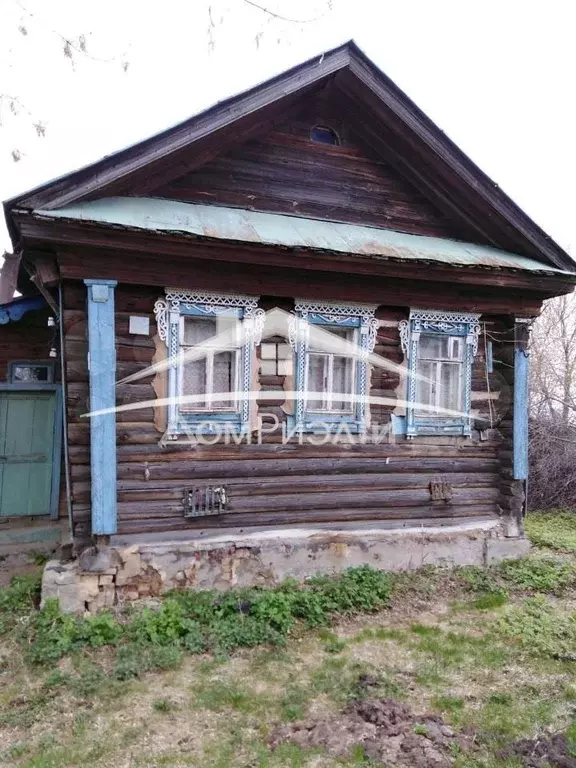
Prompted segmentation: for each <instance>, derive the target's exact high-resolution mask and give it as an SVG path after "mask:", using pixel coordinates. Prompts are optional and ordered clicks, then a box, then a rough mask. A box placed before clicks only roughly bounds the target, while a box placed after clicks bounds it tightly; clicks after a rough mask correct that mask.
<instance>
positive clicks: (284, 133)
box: [153, 106, 465, 239]
mask: <svg viewBox="0 0 576 768" xmlns="http://www.w3.org/2000/svg"><path fill="white" fill-rule="evenodd" d="M338 109H340V110H341V111H342V112H343V111H344V108H343V107H337V110H338ZM325 110H326V107H325V106H324V107H321V108H320V109H319V110H318V112H319V113H322V112H323V111H325ZM314 120H317V121H318V122H321V123H323V124H330V123H331V122H333V118H330V117H328V118H327V119H325V118H323V117H322V116H321V114H320V116H318V117H316V118H312V117H310V119H309V127H308V131H309V130H310V128H311V127H312V126H313V125H314V122H313V121H314ZM341 122H342V121H341V120H340V123H341ZM339 127H340V133H341V135H342V136H343V139H342V144H341V145H340V146H329V145H324V144H316V143H314V142H313V141H311V140H310V138H309V136H302V135H294V132H293V130H292V125H291V124H290V123H285V124H284V125H283V126H281V127H280V128H279V129H277V130H274V131H271V132H270V133H269V134H268V135H267V136H265V137H261V138H259V139H257V140H252V141H249V142H247V143H245V144H243V145H241V146H239V147H237V148H235V149H233V150H232V151H230V152H227V153H222V154H221V155H219V156H218V157H216V158H215V159H214V160H213V161H212V162H211V163H208V164H206V165H204V166H202V168H200V169H198V170H195V171H191V172H187V173H185V174H183V175H182V176H180V177H178V178H175V179H173V180H172V181H171V182H170V183H168V184H166V185H165V186H163V187H160V188H158V189H155V190H154V193H153V194H154V196H156V197H163V198H168V199H172V200H181V201H184V202H203V203H211V204H217V205H229V206H236V207H240V208H249V209H251V210H261V211H268V212H273V213H286V214H291V215H298V216H309V217H311V218H320V219H327V220H330V221H342V222H348V223H357V224H371V225H373V226H379V227H385V228H389V229H396V230H398V231H401V232H410V233H415V234H424V235H437V236H438V235H439V236H445V237H451V238H453V239H458V238H459V239H464V232H465V230H463V229H462V228H461V227H459V226H458V225H456V224H453V223H452V222H451V221H450V220H449V219H448V218H447V217H446V216H445V215H444V214H443V213H442V212H441V211H439V210H438V209H437V208H436V207H435V206H434V205H433V204H432V203H430V202H429V200H427V199H426V198H425V197H424V196H423V195H422V194H421V193H420V192H419V191H418V189H417V188H416V187H414V186H413V185H412V184H411V183H410V182H407V181H406V180H405V179H404V178H402V176H401V175H400V174H399V173H398V172H397V171H396V170H395V169H394V168H393V167H392V166H391V165H390V164H389V163H386V162H385V161H384V160H383V159H382V158H378V157H376V156H375V155H373V154H372V153H371V152H370V151H369V150H367V149H366V148H365V146H363V145H362V143H361V142H360V141H359V139H358V138H357V137H356V136H354V134H353V132H352V130H347V131H343V130H342V126H341V125H340V126H339ZM347 136H350V138H345V137H347Z"/></svg>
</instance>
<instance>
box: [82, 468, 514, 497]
mask: <svg viewBox="0 0 576 768" xmlns="http://www.w3.org/2000/svg"><path fill="white" fill-rule="evenodd" d="M435 477H437V475H433V474H426V473H422V474H394V475H387V474H382V475H381V474H351V475H345V474H342V475H314V476H304V477H299V478H297V479H292V480H284V479H283V478H279V479H277V480H263V479H262V478H261V477H235V478H230V479H229V480H227V482H226V489H227V491H228V494H229V495H230V497H234V498H237V497H239V496H245V495H252V494H274V495H276V494H282V495H289V494H294V493H304V492H305V493H318V492H324V491H327V490H331V491H336V492H337V491H340V490H345V489H351V490H356V491H357V492H358V493H363V492H364V490H366V489H381V490H391V489H394V488H399V489H408V488H420V489H421V488H428V485H429V483H430V481H431V480H433V479H434V478H435ZM442 477H443V478H444V479H445V480H446V481H447V482H449V483H450V484H451V485H452V486H453V487H454V488H479V487H500V485H499V484H500V477H499V475H497V474H496V473H472V474H466V473H461V474H458V473H452V474H443V475H442ZM221 482H222V478H218V477H212V478H205V479H203V480H202V483H201V485H202V486H209V485H218V484H220V483H221ZM185 486H186V483H185V482H183V481H182V480H165V481H163V482H150V481H147V480H145V479H144V478H142V479H141V480H122V481H119V482H118V500H119V501H140V500H145V501H151V500H158V501H159V500H170V499H181V498H182V492H183V489H184V487H185ZM72 493H73V497H74V500H75V501H77V502H86V501H89V500H90V483H89V482H88V481H86V480H79V481H76V482H74V483H73V484H72Z"/></svg>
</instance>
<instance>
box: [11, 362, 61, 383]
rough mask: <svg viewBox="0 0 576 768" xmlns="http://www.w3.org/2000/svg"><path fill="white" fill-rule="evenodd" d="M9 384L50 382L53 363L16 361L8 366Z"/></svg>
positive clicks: (52, 376)
mask: <svg viewBox="0 0 576 768" xmlns="http://www.w3.org/2000/svg"><path fill="white" fill-rule="evenodd" d="M8 381H9V382H10V383H11V384H51V383H52V382H53V381H54V364H53V363H43V362H42V363H39V362H35V361H34V362H28V361H22V362H21V361H18V362H12V363H10V364H9V366H8Z"/></svg>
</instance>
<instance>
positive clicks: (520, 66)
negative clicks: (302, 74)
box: [0, 0, 576, 255]
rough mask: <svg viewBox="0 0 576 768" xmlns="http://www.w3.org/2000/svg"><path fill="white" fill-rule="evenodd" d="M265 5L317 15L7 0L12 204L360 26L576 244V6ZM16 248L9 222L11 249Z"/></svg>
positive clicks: (432, 105)
mask: <svg viewBox="0 0 576 768" xmlns="http://www.w3.org/2000/svg"><path fill="white" fill-rule="evenodd" d="M258 2H260V3H261V4H262V5H266V7H267V8H269V9H271V10H273V11H276V12H277V13H279V14H281V15H284V16H286V17H290V18H291V19H295V20H298V21H302V22H304V23H296V22H292V21H290V22H284V21H279V20H277V19H274V18H272V17H271V16H269V15H268V14H266V13H263V12H262V11H261V10H258V9H257V8H254V7H252V6H251V5H249V4H247V2H246V0H214V1H213V2H211V3H210V2H208V0H187V1H185V0H163V1H162V2H160V3H148V2H145V3H143V2H141V1H139V2H136V0H98V2H87V1H86V0H85V1H84V2H78V0H50V2H46V0H0V94H8V95H9V96H10V97H15V98H17V99H18V102H16V103H15V105H14V106H15V108H16V111H17V114H16V115H14V114H13V113H12V111H11V109H10V100H9V99H7V98H3V99H2V100H1V103H0V107H1V110H2V111H1V115H0V119H1V122H2V125H1V126H0V199H3V200H4V199H6V198H8V197H10V196H12V195H15V194H17V193H20V192H23V191H25V190H26V189H28V188H30V187H32V186H35V185H37V184H40V183H42V182H44V181H46V180H49V179H51V178H53V177H55V176H58V175H61V174H63V173H66V172H67V171H70V170H73V169H74V168H76V167H78V166H80V165H84V164H86V163H90V162H92V161H94V160H97V159H98V158H100V157H102V156H103V155H105V154H109V153H111V152H114V151H115V150H117V149H120V148H122V147H124V146H126V145H128V144H131V143H133V142H135V141H138V140H139V139H143V138H145V137H147V136H148V135H150V134H152V133H155V132H157V131H159V130H161V129H163V128H165V127H167V126H169V125H171V124H173V123H176V122H178V121H180V120H183V119H185V118H186V117H188V116H190V115H191V114H194V113H195V112H197V111H199V110H201V109H203V108H205V107H207V106H209V105H210V104H212V103H214V102H216V101H219V100H221V99H223V98H225V97H227V96H230V95H232V94H234V93H236V92H238V91H240V90H244V89H246V88H248V87H250V86H251V85H254V84H255V83H257V82H260V81H262V80H265V79H267V78H268V77H270V76H272V75H274V74H276V73H278V72H280V71H282V70H283V69H286V68H287V67H289V66H292V65H294V64H297V63H299V62H300V61H302V60H305V59H307V58H309V57H310V56H313V55H315V54H317V53H320V52H321V51H322V50H325V49H327V48H330V47H333V46H335V45H338V44H340V43H342V42H344V41H345V40H348V39H350V38H351V37H353V38H354V39H355V40H356V42H357V43H358V44H359V45H360V46H361V47H362V48H363V49H364V50H365V52H366V53H367V54H368V55H369V56H370V57H371V58H372V59H373V60H374V61H375V62H376V64H377V65H378V66H379V67H380V68H381V69H383V70H384V71H385V72H386V73H387V74H388V75H389V76H390V77H391V78H392V79H393V80H395V82H396V83H397V84H398V85H399V86H400V87H401V88H402V89H403V90H405V91H406V92H407V93H408V95H409V96H410V97H411V98H412V99H413V100H414V101H416V103H417V104H418V105H419V106H420V107H421V108H422V109H423V110H424V111H425V112H426V113H427V114H428V115H429V116H430V117H431V118H432V119H433V120H434V121H435V122H436V123H437V124H438V125H439V126H440V127H441V128H442V130H444V131H445V132H446V133H447V134H448V135H449V136H450V137H451V138H452V139H453V140H454V141H456V143H457V144H459V145H460V147H461V148H462V149H463V150H464V151H465V152H466V153H467V154H468V155H469V156H470V157H471V158H472V159H473V160H474V161H475V162H476V163H477V164H478V165H479V166H480V167H481V168H482V169H483V170H484V171H486V172H487V173H488V174H489V175H490V176H491V177H492V178H493V179H494V181H496V182H497V183H498V184H499V185H500V186H501V187H502V188H503V189H504V190H505V191H506V192H507V193H508V194H509V195H511V196H512V198H513V199H514V200H515V201H516V202H517V203H518V204H519V205H520V206H521V207H522V208H524V210H525V211H526V212H527V213H528V214H529V215H530V216H531V217H532V218H534V219H535V220H536V221H537V222H538V224H540V225H541V226H542V227H544V229H546V231H547V232H548V233H549V234H550V235H551V236H552V237H553V238H554V239H556V240H557V241H558V242H559V243H560V244H561V245H562V246H563V247H564V248H567V249H569V250H570V251H571V252H572V254H574V255H576V193H575V179H576V150H575V146H576V142H575V136H576V109H575V91H576V89H575V81H576V46H575V44H574V19H573V9H572V4H571V3H569V2H567V1H566V0H546V2H544V1H542V2H530V0H498V2H497V1H496V0H482V1H481V2H476V1H472V0H468V2H466V3H464V2H462V0H434V1H433V2H431V1H430V0H403V2H397V0H396V1H395V2H389V1H388V0H333V3H332V10H329V9H328V4H327V2H326V0H258ZM209 6H211V10H212V13H211V19H212V21H210V16H209V13H208V10H209ZM316 17H319V18H316ZM310 19H315V20H310ZM308 20H310V21H308ZM80 35H85V38H86V51H87V55H85V54H83V53H82V52H81V51H80V52H74V50H73V56H72V59H70V58H68V57H66V56H65V55H64V52H63V49H64V46H65V39H66V38H67V39H71V40H72V41H73V42H74V41H75V44H76V46H77V47H81V43H80V41H79V36H80ZM124 62H126V63H127V65H128V68H127V71H126V72H124V66H123V65H124ZM34 123H41V124H42V125H43V126H45V128H46V133H45V137H44V138H40V137H38V136H37V135H36V129H35V128H34ZM13 151H15V152H17V153H20V154H21V158H20V160H19V162H14V161H13V157H12V153H13ZM9 247H10V243H9V239H8V236H7V234H6V230H5V228H4V225H3V223H2V228H1V229H0V253H1V251H2V250H3V248H9Z"/></svg>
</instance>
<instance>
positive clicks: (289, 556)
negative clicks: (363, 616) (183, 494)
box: [42, 519, 530, 613]
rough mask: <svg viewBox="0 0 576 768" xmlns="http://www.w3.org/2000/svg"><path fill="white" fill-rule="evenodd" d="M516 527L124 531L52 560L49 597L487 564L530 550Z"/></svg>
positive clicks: (131, 594)
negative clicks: (364, 568) (72, 556)
mask: <svg viewBox="0 0 576 768" xmlns="http://www.w3.org/2000/svg"><path fill="white" fill-rule="evenodd" d="M517 533H518V532H517V530H516V529H515V528H514V526H510V525H509V524H507V523H504V522H503V521H502V520H498V519H491V520H485V521H482V522H481V523H479V522H473V523H461V524H458V525H451V526H443V527H428V528H424V527H419V528H404V529H390V528H380V527H374V526H372V527H370V526H363V527H362V528H358V527H357V526H356V527H345V526H342V527H339V529H338V530H334V529H325V528H310V529H308V528H297V529H296V528H286V529H280V530H267V531H266V530H264V531H263V530H259V531H252V532H250V533H244V534H242V535H239V534H238V533H235V534H234V535H231V534H229V533H220V534H218V533H211V534H210V535H208V536H203V537H200V536H197V537H191V536H190V534H188V535H187V537H186V538H183V537H182V536H175V537H173V538H170V539H164V540H148V541H145V540H142V539H143V538H144V537H141V539H140V540H137V541H131V540H130V539H128V540H122V539H119V540H116V541H114V540H113V541H112V542H111V544H110V546H109V547H107V548H106V550H105V551H102V550H100V551H96V549H89V550H86V551H85V552H83V553H82V555H81V556H80V558H78V559H77V560H73V561H70V562H68V563H61V562H58V561H56V560H53V561H50V562H49V563H48V564H47V565H46V568H45V571H44V577H43V582H42V600H43V602H45V601H46V600H47V599H49V598H57V599H58V600H59V601H60V605H61V607H62V609H63V610H64V611H69V612H76V613H80V612H84V611H89V612H94V611H97V610H99V609H100V608H109V607H112V606H114V605H116V604H122V603H125V602H127V601H133V600H138V599H140V598H147V597H150V596H158V595H161V594H162V593H164V592H167V591H168V590H170V589H229V588H230V587H235V586H242V587H244V586H253V585H273V584H276V583H278V582H279V581H282V580H283V579H285V578H287V577H293V578H296V579H298V580H299V581H303V580H304V579H306V578H308V577H310V576H313V575H314V574H317V573H337V572H339V571H342V570H344V569H345V568H349V567H351V566H358V565H364V564H369V565H372V566H374V567H375V568H379V569H382V570H386V571H401V570H409V569H416V568H421V567H422V566H425V565H436V566H445V567H452V566H456V565H484V564H486V563H492V562H495V561H498V560H502V559H505V558H513V557H520V556H522V555H524V554H526V552H527V551H528V549H529V547H530V544H529V542H528V541H527V540H526V539H524V538H522V537H520V536H518V535H517ZM511 534H512V535H511Z"/></svg>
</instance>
